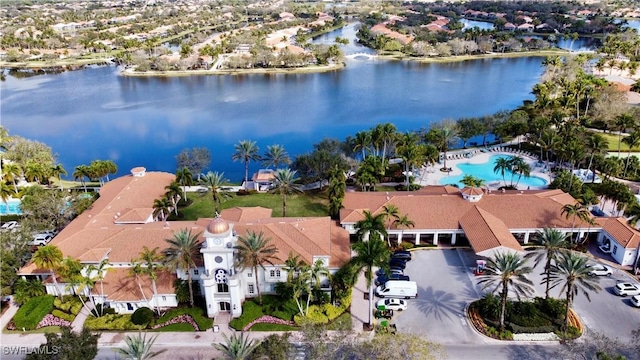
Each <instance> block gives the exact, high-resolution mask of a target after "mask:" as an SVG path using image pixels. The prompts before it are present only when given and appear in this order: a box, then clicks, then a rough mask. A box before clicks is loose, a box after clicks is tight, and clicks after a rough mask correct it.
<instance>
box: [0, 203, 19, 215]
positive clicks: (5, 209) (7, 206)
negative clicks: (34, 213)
mask: <svg viewBox="0 0 640 360" xmlns="http://www.w3.org/2000/svg"><path fill="white" fill-rule="evenodd" d="M14 214H15V215H21V214H22V210H20V200H18V199H9V200H8V201H7V202H6V203H5V202H3V201H0V215H14Z"/></svg>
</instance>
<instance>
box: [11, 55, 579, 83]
mask: <svg viewBox="0 0 640 360" xmlns="http://www.w3.org/2000/svg"><path fill="white" fill-rule="evenodd" d="M570 53H571V52H570V51H567V50H561V49H552V50H536V51H523V52H513V53H490V54H478V55H460V56H443V57H411V56H408V55H406V54H402V53H391V54H381V55H378V57H377V58H378V59H380V60H394V61H398V60H402V61H416V62H420V63H452V62H460V61H469V60H480V59H498V58H519V57H546V56H554V55H560V56H562V55H567V54H570ZM109 62H110V60H109V59H105V58H104V57H102V58H91V59H86V58H84V59H80V58H79V59H64V60H60V61H53V62H51V61H47V62H44V61H34V62H17V63H11V62H6V61H0V68H7V69H32V70H33V69H38V70H42V69H55V68H63V69H65V68H74V67H81V66H86V65H96V64H105V63H109ZM344 67H345V64H344V63H342V64H333V65H314V66H307V67H302V68H265V69H228V70H177V71H145V72H134V71H127V70H124V71H121V72H120V75H122V76H131V77H178V76H191V75H249V74H308V73H323V72H330V71H336V70H340V69H342V68H344Z"/></svg>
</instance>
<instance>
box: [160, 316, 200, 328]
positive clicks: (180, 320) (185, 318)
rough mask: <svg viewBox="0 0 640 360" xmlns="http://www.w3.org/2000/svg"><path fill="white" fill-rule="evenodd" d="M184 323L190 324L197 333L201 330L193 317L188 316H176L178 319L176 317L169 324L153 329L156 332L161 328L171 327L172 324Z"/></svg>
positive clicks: (164, 323) (165, 323)
mask: <svg viewBox="0 0 640 360" xmlns="http://www.w3.org/2000/svg"><path fill="white" fill-rule="evenodd" d="M182 323H184V324H189V325H191V326H193V328H194V329H195V330H196V331H200V328H199V327H198V324H196V322H195V320H193V318H192V317H191V315H186V314H184V315H179V316H176V317H174V318H173V319H171V320H169V321H167V322H163V323H162V324H158V325H154V326H153V327H152V329H154V330H155V329H159V328H161V327H163V326H167V325H171V324H182Z"/></svg>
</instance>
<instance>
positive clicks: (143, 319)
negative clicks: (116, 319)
mask: <svg viewBox="0 0 640 360" xmlns="http://www.w3.org/2000/svg"><path fill="white" fill-rule="evenodd" d="M151 320H153V310H151V309H149V308H148V307H141V308H139V309H136V311H134V312H133V314H132V315H131V322H132V323H134V324H136V325H147V324H149V323H150V322H151Z"/></svg>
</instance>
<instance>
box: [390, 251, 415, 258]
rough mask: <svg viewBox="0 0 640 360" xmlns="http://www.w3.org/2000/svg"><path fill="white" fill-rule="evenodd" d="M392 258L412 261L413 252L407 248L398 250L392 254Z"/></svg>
mask: <svg viewBox="0 0 640 360" xmlns="http://www.w3.org/2000/svg"><path fill="white" fill-rule="evenodd" d="M391 259H402V260H405V261H411V253H410V252H408V251H407V250H396V251H395V252H394V253H393V255H391Z"/></svg>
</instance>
